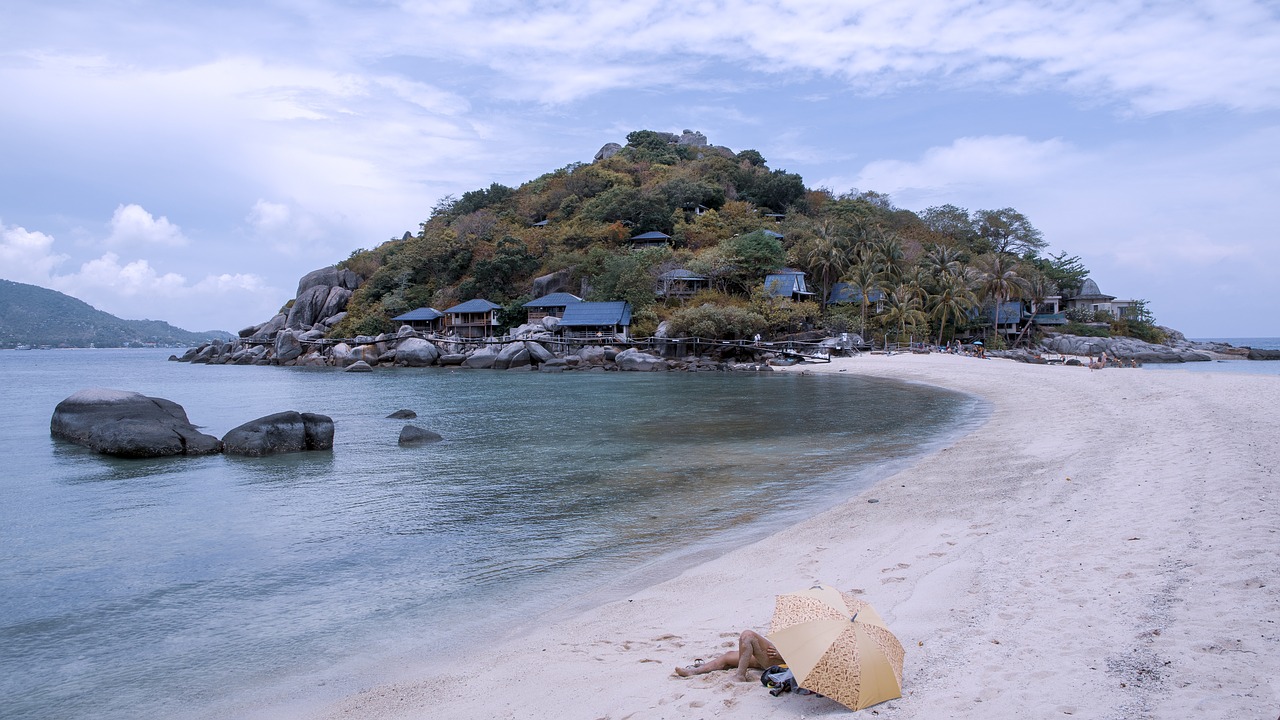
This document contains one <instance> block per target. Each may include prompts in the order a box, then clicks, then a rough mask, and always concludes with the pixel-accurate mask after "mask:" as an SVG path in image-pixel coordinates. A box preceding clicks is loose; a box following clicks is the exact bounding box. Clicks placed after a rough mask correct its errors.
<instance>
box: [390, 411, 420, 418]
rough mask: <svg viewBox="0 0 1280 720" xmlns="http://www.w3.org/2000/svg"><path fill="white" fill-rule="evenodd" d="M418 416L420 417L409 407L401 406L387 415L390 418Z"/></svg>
mask: <svg viewBox="0 0 1280 720" xmlns="http://www.w3.org/2000/svg"><path fill="white" fill-rule="evenodd" d="M416 417H418V413H416V412H414V411H412V410H409V409H408V408H401V409H399V410H397V411H395V412H393V413H391V414H390V415H388V416H387V418H388V419H390V420H412V419H414V418H416Z"/></svg>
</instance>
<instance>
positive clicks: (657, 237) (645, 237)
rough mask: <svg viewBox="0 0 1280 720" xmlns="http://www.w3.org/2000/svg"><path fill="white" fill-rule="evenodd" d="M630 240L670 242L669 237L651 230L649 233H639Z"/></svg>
mask: <svg viewBox="0 0 1280 720" xmlns="http://www.w3.org/2000/svg"><path fill="white" fill-rule="evenodd" d="M631 239H632V240H670V239H671V236H670V235H668V234H666V233H661V232H658V231H657V230H653V231H651V232H647V233H641V234H639V235H637V236H635V237H633V238H631Z"/></svg>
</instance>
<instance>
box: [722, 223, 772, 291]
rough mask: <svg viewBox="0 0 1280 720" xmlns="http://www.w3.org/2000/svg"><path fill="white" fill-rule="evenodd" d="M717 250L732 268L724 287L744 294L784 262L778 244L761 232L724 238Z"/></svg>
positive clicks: (770, 236)
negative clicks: (726, 285)
mask: <svg viewBox="0 0 1280 720" xmlns="http://www.w3.org/2000/svg"><path fill="white" fill-rule="evenodd" d="M720 250H721V253H722V254H723V256H724V259H725V260H726V261H728V262H729V263H730V264H731V265H733V267H734V271H733V272H731V273H730V274H729V276H728V277H726V281H727V284H728V285H729V286H730V287H733V288H735V289H736V290H738V291H739V292H742V293H744V294H745V293H748V292H750V289H751V287H753V286H754V285H755V284H757V283H759V282H761V281H763V280H764V276H765V275H767V274H769V273H770V272H772V271H774V270H777V269H778V268H780V267H782V265H783V263H785V262H786V261H787V254H786V253H785V252H784V251H783V250H782V243H781V242H779V241H778V239H777V238H775V237H773V236H772V235H769V234H767V233H765V231H763V230H756V231H755V232H749V233H746V234H745V235H737V236H735V237H731V238H725V239H724V240H722V241H721V242H720Z"/></svg>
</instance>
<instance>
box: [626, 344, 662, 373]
mask: <svg viewBox="0 0 1280 720" xmlns="http://www.w3.org/2000/svg"><path fill="white" fill-rule="evenodd" d="M615 362H617V363H618V369H619V370H630V371H638V372H653V371H655V370H665V369H666V367H667V364H666V362H664V361H663V359H662V358H660V357H658V356H656V355H650V354H648V353H646V352H641V351H639V350H637V349H635V348H628V349H626V350H623V351H622V352H620V353H618V356H617V359H616V360H615Z"/></svg>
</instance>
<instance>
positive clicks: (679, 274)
mask: <svg viewBox="0 0 1280 720" xmlns="http://www.w3.org/2000/svg"><path fill="white" fill-rule="evenodd" d="M658 277H659V279H661V280H706V279H707V278H706V276H705V275H699V274H697V273H694V272H689V271H688V270H685V269H684V268H676V269H675V270H668V271H666V272H664V273H662V274H661V275H659V276H658Z"/></svg>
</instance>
